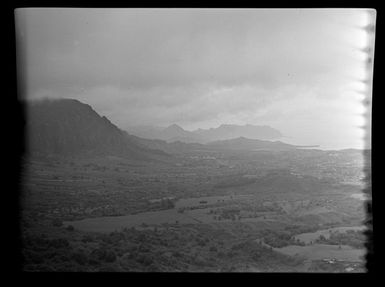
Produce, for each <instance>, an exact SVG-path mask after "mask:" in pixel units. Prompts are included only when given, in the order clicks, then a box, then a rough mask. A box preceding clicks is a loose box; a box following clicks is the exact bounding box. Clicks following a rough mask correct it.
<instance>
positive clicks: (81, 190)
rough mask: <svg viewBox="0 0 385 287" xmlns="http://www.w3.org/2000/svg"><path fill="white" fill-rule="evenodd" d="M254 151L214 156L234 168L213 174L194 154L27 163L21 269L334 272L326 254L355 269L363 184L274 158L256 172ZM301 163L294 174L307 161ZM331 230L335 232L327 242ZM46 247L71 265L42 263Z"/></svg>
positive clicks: (360, 241) (359, 248) (359, 252)
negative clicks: (171, 158)
mask: <svg viewBox="0 0 385 287" xmlns="http://www.w3.org/2000/svg"><path fill="white" fill-rule="evenodd" d="M205 156H206V155H205ZM258 156H259V155H258V153H256V154H253V155H251V156H249V157H245V158H243V157H242V156H241V155H237V157H234V156H233V155H232V154H229V155H228V154H223V155H221V156H218V154H216V157H219V158H221V160H223V159H226V162H227V163H229V165H227V166H224V167H222V168H220V169H219V168H218V167H217V166H216V165H215V164H214V163H215V159H213V160H211V161H212V164H213V166H211V167H210V166H207V164H206V162H202V163H200V162H199V161H198V162H197V160H196V159H194V160H193V161H190V158H189V157H180V158H177V159H176V160H175V164H174V163H161V162H157V163H138V162H135V161H127V160H124V159H121V158H115V157H114V158H111V157H110V158H108V157H107V158H95V159H92V160H89V159H63V158H52V159H49V160H28V161H26V167H25V180H24V181H23V187H24V194H23V202H22V203H23V206H24V209H23V214H24V217H23V218H24V220H23V222H24V223H23V226H24V236H25V238H26V242H28V245H27V246H26V249H25V256H26V260H27V262H29V263H28V264H27V265H26V269H27V270H35V269H38V270H42V269H45V268H46V269H47V268H55V270H59V269H60V270H74V269H76V270H81V271H97V270H101V269H109V270H115V271H118V270H119V271H149V270H162V271H175V270H180V271H214V272H215V271H253V272H254V271H255V272H264V271H269V272H271V271H273V272H274V271H295V272H298V271H301V272H302V271H310V272H311V271H312V270H313V269H314V270H317V272H318V271H321V272H322V270H329V269H330V268H334V267H333V266H334V265H333V264H332V263H330V264H329V263H327V262H324V261H322V260H323V259H328V258H329V257H333V258H336V259H339V260H342V261H341V262H340V263H339V264H342V265H343V268H342V267H341V268H342V269H341V270H342V271H341V272H347V271H344V270H345V269H346V268H347V270H351V268H353V270H356V271H358V270H361V271H362V270H363V269H362V268H361V267H358V266H356V265H354V264H358V263H359V264H362V263H363V262H364V259H363V258H362V255H364V254H365V249H364V248H363V247H362V244H363V238H362V236H361V235H360V234H358V233H357V232H360V230H361V229H360V228H361V227H360V226H362V220H363V219H364V216H365V212H364V205H363V203H364V201H362V200H358V199H357V198H356V197H355V196H352V195H354V194H358V193H359V192H360V189H362V187H363V185H362V184H361V183H360V182H359V181H357V182H356V183H354V184H352V183H351V182H352V181H353V180H349V182H350V183H349V184H348V185H347V184H344V183H339V182H338V180H339V178H340V175H339V174H338V173H336V174H335V177H336V178H335V179H334V180H332V179H328V180H327V181H325V180H322V177H319V175H317V172H319V167H317V168H309V167H307V168H306V169H303V170H302V171H301V172H302V173H301V174H302V175H301V176H299V175H298V171H296V172H291V171H290V170H288V169H285V168H283V169H277V168H276V167H277V164H276V163H271V165H268V164H266V163H265V166H261V165H260V164H259V163H258V161H255V158H254V157H256V158H257V157H258ZM296 162H297V169H300V166H301V165H303V163H304V162H306V156H305V157H304V158H300V159H296ZM182 163H183V164H184V165H185V166H183V167H181V166H180V164H182ZM186 163H188V164H186ZM313 164H314V163H313V160H311V161H310V162H309V166H312V165H313ZM331 164H335V163H334V162H332V163H331ZM233 166H237V168H234V167H233ZM327 168H328V167H327V165H326V166H325V169H327ZM349 168H351V169H354V167H349ZM253 174H254V175H253ZM352 174H353V175H354V177H353V178H354V179H358V177H355V175H356V173H354V172H352ZM245 175H247V176H246V177H245ZM317 176H318V177H317ZM245 178H246V179H247V182H244V179H245ZM319 178H320V179H319ZM349 229H350V230H351V229H353V230H351V231H354V232H355V233H351V232H350V233H349V232H348V230H349ZM329 230H331V231H337V230H339V231H340V232H339V233H338V234H342V235H341V236H340V235H338V236H337V235H335V236H334V235H333V236H331V237H330V238H329V236H328V235H329ZM330 234H334V233H333V232H332V233H330ZM321 235H324V239H323V240H324V241H319V242H318V241H317V240H319V239H320V236H321ZM317 238H318V239H317ZM59 239H60V240H62V241H63V243H60V244H63V247H60V246H61V245H60V244H59V241H58V240H59ZM256 239H261V240H262V241H256ZM311 241H313V242H311ZM67 244H68V245H67ZM56 245H57V247H53V246H56ZM339 246H341V247H339ZM62 248H63V249H62ZM43 249H44V250H45V249H47V250H48V251H47V252H51V253H52V252H53V253H55V254H58V255H57V256H62V257H60V258H64V257H65V258H67V259H65V260H67V261H61V259H58V258H57V259H52V260H51V259H44V258H50V257H49V256H48V255H47V256H48V257H47V256H46V257H38V255H37V254H39V252H40V251H38V250H43ZM67 249H68V250H69V251H68V250H67ZM65 250H66V252H65ZM62 252H63V253H62ZM100 252H102V253H100ZM99 253H100V254H110V255H108V256H110V257H108V256H107V255H105V256H107V257H106V258H105V259H100V258H102V257H98V256H102V255H100V254H99ZM60 254H61V255H60ZM96 254H99V255H96ZM296 254H297V255H296ZM95 256H96V257H95ZM103 256H104V255H103ZM54 258H56V257H54ZM81 258H84V260H83V259H81ZM103 258H104V257H103ZM71 260H72V261H71ZM319 260H321V261H320V262H321V263H317V262H318V261H319ZM69 261H70V262H72V263H71V264H67V263H65V262H69ZM110 261H111V262H110ZM45 262H50V263H45ZM55 262H59V263H55ZM74 262H75V263H74ZM47 264H49V265H47ZM314 266H315V267H314ZM344 268H345V269H344ZM332 270H333V269H332ZM338 270H339V269H338ZM361 271H360V272H361Z"/></svg>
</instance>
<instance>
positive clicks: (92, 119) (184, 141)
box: [26, 99, 296, 160]
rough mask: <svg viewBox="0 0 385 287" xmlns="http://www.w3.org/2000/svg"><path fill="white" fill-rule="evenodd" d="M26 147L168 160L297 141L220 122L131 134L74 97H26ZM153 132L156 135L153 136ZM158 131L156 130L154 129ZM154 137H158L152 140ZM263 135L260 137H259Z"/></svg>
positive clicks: (266, 130)
mask: <svg viewBox="0 0 385 287" xmlns="http://www.w3.org/2000/svg"><path fill="white" fill-rule="evenodd" d="M27 111H28V113H27V118H28V120H27V126H26V130H27V134H28V151H29V152H30V153H31V154H59V155H64V156H65V155H86V156H106V155H114V156H121V157H125V158H131V159H136V160H151V159H166V158H167V156H168V155H169V154H174V153H178V152H189V151H192V150H260V149H262V150H288V149H295V148H296V146H294V145H290V144H286V143H283V142H280V141H274V142H273V141H268V140H262V139H266V138H275V137H279V136H281V133H280V132H279V131H277V130H275V129H273V128H270V127H268V126H252V125H245V126H236V125H221V126H220V127H218V128H214V129H208V130H202V129H199V130H196V131H193V132H189V131H186V130H184V129H182V128H181V127H179V126H178V125H175V124H174V125H171V126H169V127H167V128H165V129H156V128H152V130H149V129H148V130H147V134H144V135H143V133H142V134H141V133H139V134H140V135H142V137H140V136H137V135H138V133H136V134H137V135H132V134H131V133H132V132H131V131H129V132H126V131H123V130H121V129H119V128H118V127H117V126H116V125H114V124H113V123H111V122H110V121H109V120H108V119H107V118H106V117H105V116H100V115H99V114H97V113H96V112H95V111H94V110H93V109H92V107H91V106H89V105H87V104H84V103H82V102H80V101H78V100H74V99H57V100H37V101H29V102H27ZM150 131H152V136H151V135H150ZM154 131H157V132H154ZM152 138H154V139H152ZM257 138H259V139H257Z"/></svg>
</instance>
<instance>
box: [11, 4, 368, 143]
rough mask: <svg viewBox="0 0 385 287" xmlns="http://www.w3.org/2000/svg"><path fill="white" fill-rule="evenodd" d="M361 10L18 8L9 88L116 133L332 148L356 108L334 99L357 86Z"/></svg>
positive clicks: (360, 60) (360, 66) (362, 44)
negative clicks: (266, 136)
mask: <svg viewBox="0 0 385 287" xmlns="http://www.w3.org/2000/svg"><path fill="white" fill-rule="evenodd" d="M363 11H365V10H360V9H310V10H308V9H283V10H282V9H273V10H268V9H161V10H159V9H128V10H126V9H117V10H116V9H19V10H17V13H16V14H17V15H16V16H17V24H18V25H17V27H16V28H17V29H16V30H17V33H18V39H19V40H20V42H19V43H20V44H21V45H22V49H20V51H22V56H23V57H24V61H23V62H22V63H23V66H22V67H21V71H22V72H23V74H24V76H25V82H23V83H21V85H23V86H25V91H26V94H25V96H26V97H28V98H36V97H42V96H48V97H72V98H78V99H79V100H82V101H84V102H86V103H88V104H90V105H92V106H93V107H94V108H95V109H96V110H97V111H98V112H100V113H101V114H104V115H106V116H107V117H109V118H110V119H111V120H112V121H113V122H116V123H117V124H118V125H119V126H121V127H126V126H129V125H135V124H157V125H168V124H171V123H179V124H181V125H184V126H185V127H188V128H198V127H202V128H204V127H209V126H213V125H219V124H221V123H257V124H258V123H262V122H271V123H274V124H275V125H277V126H279V127H280V128H281V129H282V131H283V133H292V134H297V136H299V132H296V130H295V126H301V125H302V126H303V127H305V126H308V127H309V128H307V129H309V135H308V138H312V136H310V134H311V131H310V127H311V126H313V127H316V126H317V128H319V132H318V131H317V130H314V131H313V133H314V134H317V133H322V134H323V135H324V136H325V137H329V138H332V137H334V136H335V135H334V134H332V133H331V132H330V133H329V134H328V131H327V129H326V128H324V127H325V126H328V125H329V126H330V125H331V124H332V125H333V126H339V125H340V134H341V136H342V135H343V134H344V130H346V128H347V127H350V126H349V123H348V122H347V120H345V119H350V118H349V117H350V116H349V112H350V111H353V110H355V109H356V108H355V105H356V102H354V101H351V100H350V98H349V97H346V95H347V94H349V93H351V91H356V90H357V89H361V90H362V87H357V85H355V84H352V83H355V82H356V80H357V79H363V78H364V77H365V66H364V63H365V60H366V58H367V56H365V53H363V52H362V48H363V47H365V45H366V44H367V43H366V41H367V37H366V36H365V32H364V30H363V29H362V27H363V26H365V24H366V22H365V21H367V19H366V14H365V13H364V12H363ZM347 102H348V103H349V104H346V103H347ZM350 103H353V104H350ZM338 105H343V106H344V107H346V108H344V109H338V108H337V107H338ZM331 107H333V108H331ZM333 109H334V110H333ZM331 112H333V113H335V112H339V113H343V114H342V115H341V117H340V118H337V117H336V116H335V114H333V115H332V116H330V113H331ZM315 115H317V116H315ZM328 119H329V120H328ZM332 121H338V122H339V123H341V124H337V125H334V122H332ZM303 129H304V128H303ZM285 131H290V132H285ZM321 131H322V132H321ZM348 136H349V137H350V138H352V137H353V135H352V134H349V135H348ZM313 138H314V137H313ZM302 140H304V137H302Z"/></svg>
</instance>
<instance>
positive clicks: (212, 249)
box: [210, 246, 218, 252]
mask: <svg viewBox="0 0 385 287" xmlns="http://www.w3.org/2000/svg"><path fill="white" fill-rule="evenodd" d="M210 251H211V252H217V251H218V249H217V248H216V247H215V246H211V247H210Z"/></svg>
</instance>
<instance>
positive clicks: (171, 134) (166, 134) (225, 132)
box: [126, 124, 283, 144]
mask: <svg viewBox="0 0 385 287" xmlns="http://www.w3.org/2000/svg"><path fill="white" fill-rule="evenodd" d="M126 130H127V131H128V132H129V133H130V134H133V135H135V136H138V137H142V138H148V139H161V140H165V141H167V142H174V141H182V142H185V143H203V144H205V143H209V142H212V141H216V140H227V139H232V138H237V137H240V136H243V137H246V138H250V139H260V140H273V139H279V138H282V136H283V135H282V133H281V132H280V131H278V130H276V129H274V128H272V127H270V126H267V125H260V126H257V125H251V124H246V125H233V124H222V125H220V126H218V127H216V128H209V129H202V128H199V129H196V130H193V131H187V130H185V129H183V128H182V127H180V126H179V125H177V124H172V125H170V126H168V127H166V128H161V127H152V126H145V127H140V126H136V127H130V128H128V129H126Z"/></svg>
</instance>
